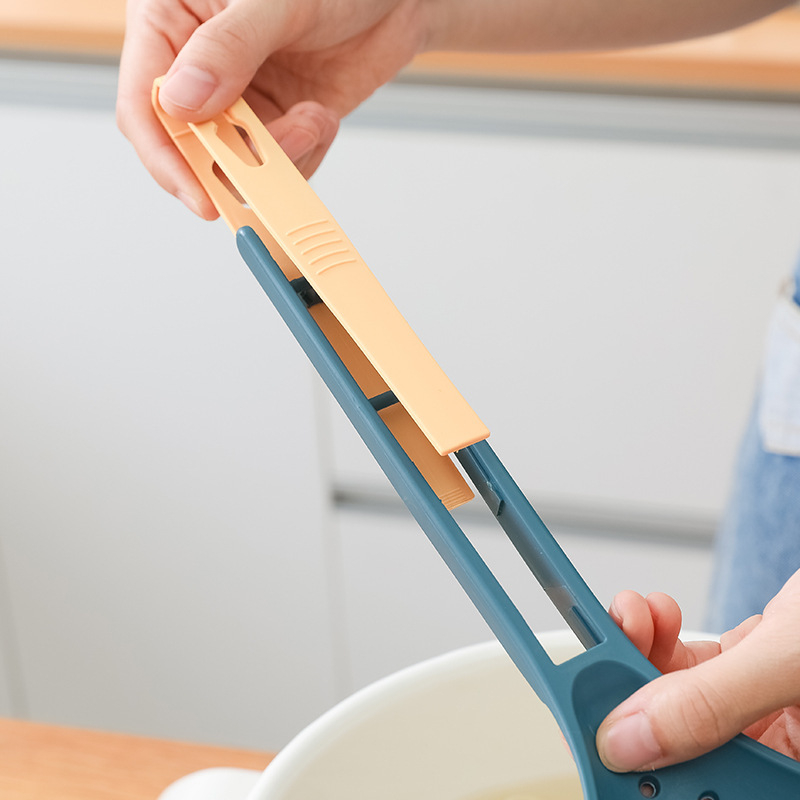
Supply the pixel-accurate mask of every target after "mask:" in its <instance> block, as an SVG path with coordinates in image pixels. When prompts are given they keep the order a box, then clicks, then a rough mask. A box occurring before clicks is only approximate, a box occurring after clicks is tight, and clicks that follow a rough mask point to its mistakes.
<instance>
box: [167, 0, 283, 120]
mask: <svg viewBox="0 0 800 800" xmlns="http://www.w3.org/2000/svg"><path fill="white" fill-rule="evenodd" d="M281 5H283V4H275V3H264V2H263V0H240V1H239V2H234V3H231V4H230V5H229V6H228V7H227V8H225V9H224V10H223V11H221V12H220V13H218V14H216V15H215V16H213V17H211V18H210V19H209V20H208V21H207V22H204V23H203V24H202V25H200V26H199V27H198V28H197V29H196V30H195V31H194V33H193V34H192V35H191V37H190V38H189V40H188V41H187V42H186V44H185V45H184V46H183V48H182V49H181V51H180V52H179V53H178V55H177V57H176V58H175V61H174V62H173V64H172V66H171V67H170V69H169V71H168V72H167V75H166V77H165V80H164V83H163V84H162V86H161V89H160V90H159V102H160V103H161V105H162V106H163V107H164V110H165V111H166V112H167V113H168V114H171V115H173V116H175V117H177V118H178V119H183V120H185V121H190V122H200V121H203V120H205V119H209V118H210V117H212V116H214V115H215V114H217V113H219V112H220V111H223V110H224V109H226V108H228V106H230V105H231V104H232V103H233V102H234V101H235V100H236V99H237V98H238V97H239V96H240V95H241V94H242V92H243V91H244V89H245V87H246V86H247V85H248V84H249V83H250V81H251V80H252V78H253V75H255V73H256V70H257V69H258V68H259V67H260V66H261V64H263V63H264V61H265V60H266V58H267V57H268V56H269V54H270V52H272V50H273V49H274V47H275V45H276V42H277V41H280V40H281V39H282V38H283V35H286V33H287V32H286V31H284V30H282V27H283V25H284V23H283V20H282V19H281V18H280V17H279V16H278V18H276V16H277V15H276V13H275V11H274V9H276V8H277V7H279V6H281ZM283 16H284V17H286V16H287V15H285V14H284V15H283ZM285 24H286V25H288V21H287V22H286V23H285Z"/></svg>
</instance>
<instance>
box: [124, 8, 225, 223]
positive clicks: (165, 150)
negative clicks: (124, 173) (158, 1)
mask: <svg viewBox="0 0 800 800" xmlns="http://www.w3.org/2000/svg"><path fill="white" fill-rule="evenodd" d="M139 5H140V4H137V3H133V2H131V3H129V6H128V26H127V31H126V36H125V46H124V48H123V52H122V59H121V61H120V75H119V87H118V91H117V125H118V127H119V129H120V131H121V132H122V133H123V134H124V135H125V137H126V138H127V139H128V140H129V141H130V142H131V144H132V145H133V147H134V149H135V150H136V152H137V154H138V155H139V158H140V159H141V161H142V162H143V164H144V165H145V167H146V168H147V170H148V171H149V172H150V174H151V175H152V176H153V177H154V178H155V179H156V181H157V182H158V183H159V185H160V186H161V187H162V188H164V189H165V190H166V191H168V192H169V193H170V194H173V195H175V196H176V197H178V198H179V199H180V200H181V201H182V202H183V203H184V204H185V205H186V206H187V207H188V208H190V209H191V210H192V211H194V212H195V213H196V214H198V215H199V216H201V217H203V218H204V219H215V218H216V217H217V216H218V214H217V211H216V209H215V208H214V205H213V204H212V202H211V200H210V199H209V198H208V196H207V195H206V193H205V191H204V190H203V188H202V186H201V185H200V182H199V181H198V180H197V178H195V176H194V174H193V173H192V171H191V169H189V166H188V165H187V164H186V162H185V161H184V160H183V157H182V156H181V155H180V153H179V152H178V151H177V149H176V148H175V147H174V146H173V144H172V142H171V140H170V138H169V136H168V135H167V133H166V132H165V131H164V129H163V128H162V126H161V123H160V122H159V121H158V118H157V117H156V115H155V113H154V111H153V108H152V105H151V102H150V95H151V91H152V87H153V80H154V79H155V78H157V77H158V76H159V75H163V74H164V73H165V72H166V71H167V69H168V68H169V65H170V64H171V63H172V61H173V59H174V55H175V47H176V43H177V42H181V41H185V40H186V39H187V38H188V37H189V35H190V34H191V31H192V30H193V29H194V28H195V27H196V26H197V20H196V18H195V17H194V15H192V14H189V13H188V11H187V10H186V9H185V8H184V7H182V6H181V7H177V8H174V9H172V13H171V14H170V17H169V31H170V34H169V36H168V35H167V34H166V33H165V32H164V31H163V30H162V27H161V26H159V25H157V24H151V23H153V22H154V21H155V22H157V20H153V19H152V17H153V16H157V15H156V11H155V10H154V9H152V8H149V7H148V15H145V14H144V11H143V10H142V9H140V7H139Z"/></svg>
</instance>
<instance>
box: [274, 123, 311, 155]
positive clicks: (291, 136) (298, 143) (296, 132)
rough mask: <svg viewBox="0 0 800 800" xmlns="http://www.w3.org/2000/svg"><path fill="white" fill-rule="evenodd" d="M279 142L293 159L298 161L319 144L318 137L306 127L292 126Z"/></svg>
mask: <svg viewBox="0 0 800 800" xmlns="http://www.w3.org/2000/svg"><path fill="white" fill-rule="evenodd" d="M278 144H279V145H280V146H281V147H282V148H283V151H284V153H286V155H287V156H289V158H291V159H292V161H298V160H299V159H301V158H302V157H303V156H305V155H308V154H309V153H310V152H311V151H312V150H313V149H314V148H315V147H316V146H317V137H316V136H315V135H314V134H313V133H311V131H308V130H306V129H305V128H291V129H290V130H289V132H288V133H287V134H286V135H285V136H283V137H282V138H281V139H280V140H279V141H278Z"/></svg>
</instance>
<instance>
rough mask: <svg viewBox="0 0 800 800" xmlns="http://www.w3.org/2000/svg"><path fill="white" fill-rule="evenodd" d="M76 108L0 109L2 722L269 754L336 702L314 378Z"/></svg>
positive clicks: (261, 308)
mask: <svg viewBox="0 0 800 800" xmlns="http://www.w3.org/2000/svg"><path fill="white" fill-rule="evenodd" d="M17 69H18V70H19V71H18V73H17V76H18V77H19V79H20V80H24V78H25V76H26V74H29V73H26V72H25V70H26V65H25V64H22V65H19V66H18V67H17ZM51 69H52V70H54V71H55V70H56V69H57V67H56V66H54V65H53V66H51ZM61 69H63V70H64V71H66V72H69V66H66V67H62V68H61ZM41 76H42V73H41V71H40V70H39V69H38V68H37V71H36V73H35V76H34V77H35V78H36V80H38V79H39V78H41ZM62 77H63V75H62ZM111 77H113V74H112V76H111ZM87 92H88V94H87V97H88V99H87V100H86V104H85V105H82V104H81V100H80V98H79V96H78V95H76V97H75V100H74V102H72V103H69V104H66V105H63V106H62V107H59V106H57V105H53V104H50V103H49V102H45V103H43V104H37V103H36V102H35V99H36V98H35V94H34V95H30V96H29V98H28V101H27V102H25V103H23V102H15V101H12V102H7V103H5V104H4V105H3V108H2V115H3V119H4V120H5V124H4V125H3V131H2V134H0V140H1V141H2V151H3V152H4V153H5V154H6V158H5V161H4V166H3V190H2V192H1V193H0V203H2V209H1V210H0V218H2V220H3V223H2V224H3V236H2V241H3V258H2V267H0V365H1V366H0V370H2V374H3V389H2V391H0V441H2V447H1V448H0V550H1V551H2V557H3V565H4V574H3V578H4V587H3V593H2V594H0V599H1V600H2V601H3V608H2V613H3V615H4V617H5V618H6V619H7V621H8V626H7V627H8V629H9V632H10V633H11V634H12V636H13V640H12V641H4V642H3V644H2V647H4V648H6V655H7V657H8V658H13V659H14V661H15V664H16V668H17V672H18V674H19V676H20V677H21V686H16V687H14V688H15V689H16V690H17V692H16V693H17V697H16V698H15V699H16V710H18V711H19V712H20V713H23V714H24V715H26V716H29V717H30V718H33V719H37V720H42V721H49V722H56V723H70V724H73V725H77V726H81V727H97V728H103V729H112V730H125V731H129V732H135V733H148V732H155V731H160V732H161V734H162V736H164V737H169V738H179V739H186V740H199V741H203V740H205V741H215V742H219V743H229V744H234V745H242V744H245V743H248V742H249V743H252V744H253V745H256V744H257V745H259V746H261V747H263V748H266V749H275V748H277V747H278V746H279V745H281V744H282V743H284V742H285V741H286V740H287V739H288V738H289V737H290V736H291V735H292V734H293V733H295V732H296V731H297V730H298V729H300V728H301V727H302V726H303V725H304V724H305V723H306V722H309V721H310V720H312V719H313V718H315V717H316V716H317V715H318V714H320V713H321V712H322V711H324V710H325V709H326V708H328V707H329V706H330V705H331V704H332V703H333V702H334V701H335V699H336V698H337V697H338V694H337V690H336V683H335V672H334V670H333V669H332V668H331V664H332V662H333V647H334V643H333V641H332V635H331V631H332V625H331V621H330V619H329V616H328V614H329V611H328V608H329V603H328V591H329V588H328V583H327V567H326V540H325V533H326V529H327V526H328V523H327V519H328V503H327V493H326V490H325V483H324V481H323V474H322V472H321V470H320V468H319V466H318V458H317V454H316V440H317V434H316V431H315V428H314V407H313V399H312V392H311V374H310V371H309V370H308V368H307V367H306V365H305V363H304V362H303V360H302V359H301V358H300V356H299V355H298V353H297V352H296V351H295V345H294V342H293V340H292V339H291V336H290V334H289V333H288V331H286V330H285V328H284V326H283V324H282V323H281V322H280V320H279V319H278V318H277V317H276V315H275V314H273V313H272V309H271V307H270V306H269V303H268V301H267V300H266V298H265V297H264V296H263V294H262V293H261V290H260V289H259V288H258V286H257V284H256V283H255V281H254V280H253V279H252V276H251V275H250V274H249V272H248V270H247V269H246V267H244V265H243V264H242V263H241V261H240V259H239V256H238V254H237V253H236V249H235V245H234V242H233V240H232V237H231V236H230V235H229V233H228V232H227V230H226V229H225V228H224V226H222V224H221V223H220V224H217V225H207V224H203V223H202V222H201V221H200V220H196V219H194V218H193V217H192V215H190V214H188V213H186V212H185V210H184V209H183V208H182V207H181V205H180V204H179V203H177V202H176V201H175V200H173V199H172V198H170V197H169V196H168V195H166V194H165V193H164V192H162V191H161V190H160V189H158V187H156V186H155V185H154V184H153V182H152V179H151V178H150V177H149V176H148V175H147V173H146V172H145V170H144V169H143V168H142V166H141V165H140V163H139V162H138V159H137V158H136V155H135V153H134V152H133V149H132V148H131V147H130V145H129V144H128V143H127V142H125V140H124V139H123V137H122V136H121V135H120V134H119V132H118V131H117V130H116V127H115V122H114V114H113V94H111V95H109V96H108V97H107V101H110V102H106V105H105V107H94V106H95V105H96V96H99V95H95V94H94V93H93V90H92V89H91V87H89V89H88V90H87ZM98 105H99V104H98ZM4 630H5V628H4ZM12 710H14V709H12Z"/></svg>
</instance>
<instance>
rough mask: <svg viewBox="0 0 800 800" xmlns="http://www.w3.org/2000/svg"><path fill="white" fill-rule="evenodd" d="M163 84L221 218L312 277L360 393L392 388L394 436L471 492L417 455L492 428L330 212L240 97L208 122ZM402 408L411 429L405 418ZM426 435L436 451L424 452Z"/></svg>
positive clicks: (471, 439) (291, 270)
mask: <svg viewBox="0 0 800 800" xmlns="http://www.w3.org/2000/svg"><path fill="white" fill-rule="evenodd" d="M159 83H160V79H159V81H156V84H155V86H154V90H153V105H154V108H155V109H156V113H157V114H158V116H159V119H160V120H161V122H162V124H163V125H164V127H165V128H166V130H167V131H168V132H169V134H170V136H171V137H172V139H173V141H174V142H175V143H176V145H177V146H178V148H179V149H180V150H181V152H182V153H183V155H184V157H185V158H186V160H187V161H188V163H189V165H190V166H191V167H192V169H193V170H194V172H195V174H196V175H197V176H198V178H199V180H200V181H201V183H202V184H203V186H204V188H205V189H206V191H207V192H208V194H209V196H210V197H211V199H212V201H213V202H214V203H215V205H216V206H217V208H218V210H219V212H220V214H221V215H222V217H223V218H224V219H225V220H226V222H227V223H228V225H229V226H230V227H231V228H232V229H233V230H237V229H238V228H240V227H242V226H243V225H249V226H251V227H252V228H254V230H255V231H256V233H257V234H258V235H259V236H260V237H261V239H262V241H264V243H265V245H266V246H267V248H268V249H269V250H270V252H271V253H272V255H273V258H275V260H276V261H277V262H278V263H279V264H280V266H281V268H282V269H283V271H284V273H285V274H286V275H287V277H288V278H290V279H293V278H296V277H299V275H303V276H304V277H305V278H306V279H307V280H308V282H309V283H310V284H311V286H312V287H313V289H314V290H315V291H316V293H317V294H318V295H319V297H320V298H321V299H322V301H323V304H324V305H322V306H314V307H312V309H311V311H312V314H314V316H315V319H316V320H317V322H318V323H320V326H321V327H322V328H323V331H324V333H325V335H326V336H327V338H328V339H329V340H330V341H331V343H332V344H333V345H334V347H335V348H336V350H337V352H338V353H339V355H340V356H341V357H342V358H343V360H344V361H345V365H346V366H347V367H348V369H349V370H350V372H351V374H353V376H354V377H355V378H356V380H357V381H358V383H359V385H360V386H361V387H362V389H363V390H364V392H365V394H367V395H368V396H375V395H376V394H380V393H382V392H384V391H386V390H387V389H390V390H391V391H392V392H394V394H395V396H396V397H397V399H398V401H399V403H400V407H401V408H400V409H398V408H397V407H395V408H394V410H393V411H391V413H387V412H388V409H387V412H381V415H382V417H383V418H384V420H385V421H387V420H388V419H391V420H393V422H392V424H390V428H391V429H392V432H393V433H394V434H395V436H396V437H397V438H398V441H400V444H401V445H402V446H403V447H404V449H406V452H408V454H409V455H410V456H411V457H412V459H413V460H414V461H415V463H417V466H418V467H420V469H421V471H422V472H423V474H424V475H425V477H426V479H427V480H428V481H429V483H431V485H432V486H434V489H436V491H437V494H439V496H440V497H442V495H443V494H444V495H447V496H448V497H450V498H451V499H450V500H448V502H447V503H446V504H447V505H448V506H449V507H450V506H452V505H454V504H455V505H457V504H460V503H461V502H464V501H465V500H466V499H469V498H468V497H467V493H468V494H469V497H471V496H472V493H471V491H470V490H469V488H468V487H467V485H466V483H464V482H463V479H461V478H460V474H459V473H458V470H457V469H456V468H455V466H454V465H453V464H452V462H451V461H450V459H449V458H448V459H445V462H446V464H447V466H442V467H439V466H436V467H433V466H430V465H429V466H428V467H426V468H425V469H422V467H421V465H420V463H419V462H420V460H424V461H426V462H431V464H435V463H436V460H435V459H432V458H431V455H434V456H435V454H438V455H439V456H446V455H447V454H449V453H452V452H454V451H455V450H459V449H461V448H463V447H466V446H468V445H470V444H474V443H475V442H478V441H481V440H483V439H485V438H487V437H488V435H489V431H488V430H487V428H486V426H485V425H483V423H482V422H481V421H480V419H479V418H478V417H477V415H476V414H475V412H474V411H473V410H472V409H471V408H470V406H469V405H468V404H467V403H466V401H465V400H464V398H463V397H462V396H461V395H460V394H459V392H458V391H457V390H456V388H455V387H454V386H453V384H452V383H451V382H450V380H449V379H448V378H447V376H446V375H445V374H444V372H443V371H442V369H441V368H440V367H439V365H438V364H437V363H436V362H435V361H434V359H433V358H432V357H431V355H430V353H429V352H428V351H427V350H426V349H425V347H424V346H423V345H422V343H421V342H420V341H419V339H418V338H417V336H416V334H415V333H414V332H413V330H412V329H411V327H410V326H409V325H408V323H407V322H406V321H405V319H404V318H403V317H402V315H401V314H400V313H399V311H398V310H397V308H396V307H395V306H394V304H393V303H392V302H391V300H390V299H389V297H388V295H387V294H386V292H385V291H384V290H383V288H382V286H381V285H380V283H379V282H378V281H377V279H376V278H375V276H374V275H373V274H372V272H371V271H370V270H369V268H368V267H367V265H366V264H365V263H364V261H363V259H362V258H361V256H360V255H359V254H358V253H357V251H356V250H355V248H354V247H353V245H352V244H351V243H350V241H349V240H348V239H347V237H346V236H345V234H344V232H343V231H342V229H341V228H340V227H339V225H338V224H337V223H336V222H335V220H334V219H333V217H332V215H331V214H330V212H329V211H328V210H327V209H326V208H325V206H324V205H323V203H322V202H321V200H320V199H319V198H318V197H317V195H316V194H315V193H314V191H313V190H312V189H311V187H310V186H309V185H308V183H307V182H306V180H305V179H304V178H303V177H302V175H301V174H300V173H299V172H298V170H297V169H296V167H295V166H294V164H293V163H292V162H291V160H290V159H289V158H288V157H287V156H286V155H285V153H284V152H283V151H282V150H281V148H280V146H279V145H278V144H277V143H276V142H275V140H274V139H273V138H272V136H271V135H270V134H269V133H268V132H267V130H266V129H265V128H264V126H263V125H262V123H261V121H260V120H259V119H258V118H257V117H256V115H255V114H254V113H253V112H252V111H251V109H250V108H249V107H248V106H247V104H246V103H245V102H244V101H243V100H241V99H240V100H238V101H237V102H236V103H234V105H233V106H231V108H229V109H228V110H227V111H225V112H224V113H222V114H220V115H218V116H217V117H215V118H213V119H211V120H209V121H208V122H204V123H201V124H197V125H195V124H192V123H189V124H187V123H182V122H179V121H177V120H175V119H174V118H171V117H169V116H168V115H167V114H166V113H165V112H164V111H163V109H162V108H161V106H160V104H159V103H158V86H159ZM403 412H404V413H403ZM404 414H405V415H406V416H407V417H409V418H410V419H409V422H410V421H413V426H411V427H414V428H417V429H418V432H417V433H414V432H413V431H412V430H410V428H409V425H408V424H407V423H405V422H403V421H402V418H403V416H404ZM387 424H389V422H388V421H387ZM396 429H397V430H396ZM420 432H421V434H422V436H420V435H419V433H420ZM398 433H399V434H400V435H398ZM419 440H421V441H419ZM425 440H427V443H429V446H430V447H431V448H432V451H433V452H432V453H431V454H426V455H421V453H422V452H423V451H424V450H425V447H426V441H425ZM412 442H413V443H412ZM412 451H414V452H412ZM441 469H443V470H444V471H445V472H446V473H448V474H450V473H451V472H454V473H455V475H457V476H458V481H456V480H455V479H454V476H453V475H450V477H448V478H447V479H446V480H445V481H444V483H443V485H441V486H440V487H439V488H437V486H435V485H434V484H435V483H436V482H441V479H440V478H437V477H436V476H435V475H434V474H433V473H435V472H437V471H439V470H441ZM431 470H433V472H431ZM461 484H463V486H461Z"/></svg>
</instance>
